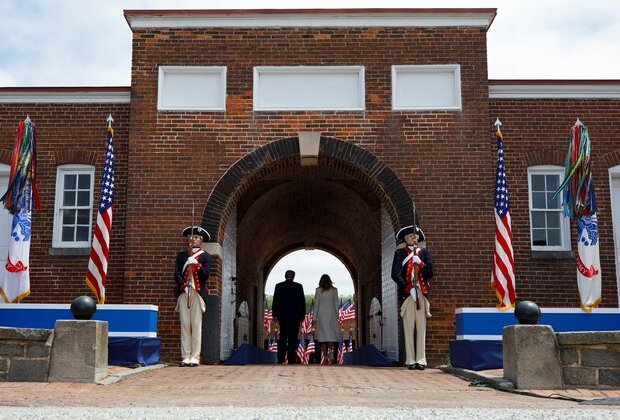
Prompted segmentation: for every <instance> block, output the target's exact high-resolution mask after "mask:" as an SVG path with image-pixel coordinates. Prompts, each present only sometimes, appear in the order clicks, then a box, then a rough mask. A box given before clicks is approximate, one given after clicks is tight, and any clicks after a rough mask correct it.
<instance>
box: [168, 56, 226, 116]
mask: <svg viewBox="0 0 620 420" xmlns="http://www.w3.org/2000/svg"><path fill="white" fill-rule="evenodd" d="M157 110H158V111H225V110H226V67H217V66H159V82H158V89H157Z"/></svg>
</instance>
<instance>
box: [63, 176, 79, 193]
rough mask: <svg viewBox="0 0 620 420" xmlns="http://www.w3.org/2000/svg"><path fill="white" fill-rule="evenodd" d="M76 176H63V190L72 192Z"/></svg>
mask: <svg viewBox="0 0 620 420" xmlns="http://www.w3.org/2000/svg"><path fill="white" fill-rule="evenodd" d="M76 178H77V175H74V174H65V190H74V189H75V185H76Z"/></svg>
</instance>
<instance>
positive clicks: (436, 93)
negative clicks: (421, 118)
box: [392, 64, 462, 111]
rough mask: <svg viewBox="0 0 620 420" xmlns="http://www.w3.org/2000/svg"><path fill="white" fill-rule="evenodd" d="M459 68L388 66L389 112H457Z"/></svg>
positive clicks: (459, 101) (459, 108) (452, 66)
mask: <svg viewBox="0 0 620 420" xmlns="http://www.w3.org/2000/svg"><path fill="white" fill-rule="evenodd" d="M461 107H462V105H461V66H460V65H459V64H436V65H428V64H424V65H394V66H392V109H393V110H396V111H399V110H414V111H417V110H420V111H421V110H454V111H458V110H461Z"/></svg>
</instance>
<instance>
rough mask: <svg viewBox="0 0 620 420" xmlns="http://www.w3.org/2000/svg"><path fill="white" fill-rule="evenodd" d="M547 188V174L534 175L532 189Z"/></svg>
mask: <svg viewBox="0 0 620 420" xmlns="http://www.w3.org/2000/svg"><path fill="white" fill-rule="evenodd" d="M544 190H545V176H544V175H532V191H544Z"/></svg>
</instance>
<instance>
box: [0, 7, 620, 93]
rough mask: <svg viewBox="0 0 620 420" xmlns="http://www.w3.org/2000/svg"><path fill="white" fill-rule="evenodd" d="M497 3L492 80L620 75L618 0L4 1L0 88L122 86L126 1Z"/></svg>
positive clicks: (126, 60) (127, 60)
mask: <svg viewBox="0 0 620 420" xmlns="http://www.w3.org/2000/svg"><path fill="white" fill-rule="evenodd" d="M205 7H208V8H215V9H218V8H219V9H221V8H291V7H295V8H351V7H358V8H371V7H378V8H390V7H400V8H415V7H435V8H436V7H467V8H473V7H497V8H498V15H497V17H496V19H495V21H494V22H493V25H492V26H491V29H490V31H489V34H488V50H489V77H490V78H495V79H497V78H517V79H519V78H524V79H528V78H557V79H566V78H584V79H592V78H620V55H619V54H618V51H620V8H619V7H617V2H616V0H597V1H590V2H584V1H582V0H579V1H577V0H567V1H560V0H546V1H539V0H503V1H497V0H471V1H465V0H452V1H448V0H444V1H438V0H434V1H432V0H425V1H421V0H418V1H406V2H405V1H402V0H384V1H378V0H358V1H355V2H352V1H345V0H333V1H327V0H298V1H297V2H295V3H294V4H291V3H289V2H283V1H281V0H254V1H251V0H228V1H224V0H213V1H209V2H204V1H197V0H196V1H192V0H176V1H174V0H127V1H121V0H89V1H83V0H3V1H2V2H0V39H2V42H1V43H0V86H105V85H122V86H128V85H129V84H130V77H131V75H130V73H131V31H130V30H129V27H128V25H127V23H126V22H125V19H124V17H123V10H124V9H153V8H157V9H184V8H190V9H200V8H205Z"/></svg>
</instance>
